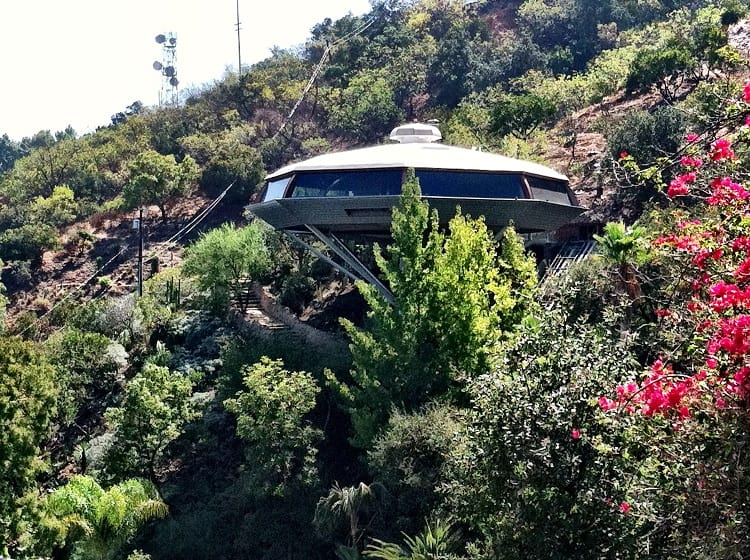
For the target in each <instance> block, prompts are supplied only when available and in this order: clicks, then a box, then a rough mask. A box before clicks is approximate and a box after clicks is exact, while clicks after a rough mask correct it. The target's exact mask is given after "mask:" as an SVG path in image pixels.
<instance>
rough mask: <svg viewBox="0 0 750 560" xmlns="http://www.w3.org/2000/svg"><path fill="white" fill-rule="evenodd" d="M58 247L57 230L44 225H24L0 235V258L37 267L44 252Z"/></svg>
mask: <svg viewBox="0 0 750 560" xmlns="http://www.w3.org/2000/svg"><path fill="white" fill-rule="evenodd" d="M59 247H60V240H59V238H58V234H57V230H56V229H55V228H53V227H52V226H50V225H48V224H44V223H26V224H23V225H21V226H19V227H17V228H13V229H8V230H6V231H4V232H3V233H2V234H0V258H2V259H3V260H6V261H30V262H31V264H32V265H34V266H39V265H40V264H41V262H42V255H43V254H44V252H45V251H49V250H54V249H57V248H59Z"/></svg>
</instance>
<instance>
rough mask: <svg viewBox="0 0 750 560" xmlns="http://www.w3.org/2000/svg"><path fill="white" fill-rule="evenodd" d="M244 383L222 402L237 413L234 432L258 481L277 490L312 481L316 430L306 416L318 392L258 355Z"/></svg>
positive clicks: (303, 377) (309, 381) (305, 377)
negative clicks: (245, 448)
mask: <svg viewBox="0 0 750 560" xmlns="http://www.w3.org/2000/svg"><path fill="white" fill-rule="evenodd" d="M244 384H245V389H244V390H242V391H239V392H238V393H237V395H236V396H235V397H234V398H232V399H227V400H225V401H224V406H225V408H226V409H227V410H228V411H229V412H231V413H232V414H234V415H235V416H236V417H237V435H238V436H239V437H240V438H241V439H243V440H245V441H247V442H248V443H249V444H250V448H249V450H248V457H249V459H250V460H251V461H252V463H254V464H255V465H257V466H258V467H260V469H261V472H262V475H261V481H263V482H262V483H265V484H271V485H273V486H275V487H272V488H271V490H272V491H273V492H278V493H283V491H284V485H285V484H286V483H288V482H291V481H294V480H295V479H297V480H300V481H302V482H310V481H314V480H316V479H317V473H316V468H315V455H316V451H315V447H314V445H315V443H316V442H317V441H318V440H319V439H320V437H321V433H320V431H319V430H317V429H315V428H313V427H312V426H311V425H310V422H309V420H307V418H306V417H307V416H308V415H309V413H310V412H311V411H312V409H313V408H314V407H315V397H316V395H317V394H318V392H319V391H320V389H319V388H318V386H317V384H316V383H315V380H314V379H313V378H312V376H311V375H310V374H309V373H306V372H290V371H287V370H285V369H283V363H282V362H281V361H280V360H271V359H270V358H262V359H261V361H260V362H258V363H257V364H255V365H253V366H250V367H248V368H246V369H245V375H244Z"/></svg>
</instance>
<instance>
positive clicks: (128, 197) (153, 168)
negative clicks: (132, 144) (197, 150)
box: [122, 150, 199, 221]
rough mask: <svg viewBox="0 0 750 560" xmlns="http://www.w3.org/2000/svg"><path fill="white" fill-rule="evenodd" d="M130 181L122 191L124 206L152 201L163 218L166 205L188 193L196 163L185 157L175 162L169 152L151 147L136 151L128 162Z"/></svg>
mask: <svg viewBox="0 0 750 560" xmlns="http://www.w3.org/2000/svg"><path fill="white" fill-rule="evenodd" d="M128 169H129V171H130V180H129V181H128V183H127V184H126V185H125V188H124V189H123V191H122V195H123V198H124V200H125V204H126V205H127V207H128V208H137V207H139V206H142V205H144V204H155V205H157V206H158V207H159V210H160V211H161V216H162V220H164V221H166V220H167V206H168V204H169V203H170V202H172V201H173V200H174V199H175V198H176V197H178V196H180V195H184V194H187V193H189V192H190V190H191V189H192V188H193V186H194V183H195V180H196V179H197V177H198V171H199V170H198V166H197V165H196V163H195V161H194V160H193V158H191V157H190V156H186V157H185V158H184V159H183V160H182V161H181V162H179V163H177V162H176V161H175V157H174V156H173V155H167V156H164V155H161V154H160V153H159V152H157V151H155V150H146V151H145V152H141V153H140V154H138V155H137V156H136V157H135V158H134V159H133V160H132V161H131V162H130V164H129V165H128Z"/></svg>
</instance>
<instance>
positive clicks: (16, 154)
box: [0, 134, 26, 174]
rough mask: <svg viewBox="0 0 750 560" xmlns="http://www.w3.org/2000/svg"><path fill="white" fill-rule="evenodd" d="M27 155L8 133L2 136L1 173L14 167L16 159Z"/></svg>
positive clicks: (0, 150) (0, 140)
mask: <svg viewBox="0 0 750 560" xmlns="http://www.w3.org/2000/svg"><path fill="white" fill-rule="evenodd" d="M24 155H26V152H25V151H24V149H23V148H22V147H21V145H20V144H19V143H18V142H14V141H13V140H11V139H10V137H9V136H8V135H7V134H3V135H2V136H0V174H2V173H4V172H5V171H8V170H9V169H11V168H12V167H13V165H14V164H15V162H16V160H17V159H19V158H21V157H23V156H24Z"/></svg>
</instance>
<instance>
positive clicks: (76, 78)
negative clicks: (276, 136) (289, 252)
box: [0, 0, 370, 140]
mask: <svg viewBox="0 0 750 560" xmlns="http://www.w3.org/2000/svg"><path fill="white" fill-rule="evenodd" d="M369 9H370V4H369V2H368V0H312V1H311V0H269V1H265V2H261V1H258V0H239V11H240V21H241V29H242V31H241V38H240V39H241V45H242V63H243V66H244V65H245V64H250V63H253V62H257V61H258V60H262V59H263V58H266V57H267V56H268V55H269V49H270V48H271V47H273V46H279V47H291V46H294V45H297V44H300V43H302V42H304V40H305V39H306V38H307V37H308V35H309V31H310V29H311V28H312V27H313V25H315V24H316V23H318V22H320V21H322V20H323V19H325V18H326V17H330V18H331V19H334V20H335V19H337V18H340V17H342V16H344V15H346V14H347V13H350V12H351V13H352V14H355V15H361V14H364V13H366V12H368V11H369ZM236 21H237V0H127V1H125V0H0V135H2V134H4V133H6V134H8V135H9V136H10V137H11V138H12V139H15V140H20V139H21V138H22V137H24V136H31V135H33V134H34V133H36V132H38V131H39V130H43V129H49V130H51V131H52V132H53V133H54V132H56V131H58V130H63V129H64V128H65V127H66V126H68V125H71V126H73V128H74V129H75V130H76V132H78V133H79V134H83V133H86V132H90V131H92V130H94V129H96V127H97V126H102V125H107V124H109V122H110V117H111V115H113V114H114V113H116V112H118V111H122V110H123V109H125V107H127V106H128V105H130V104H131V103H133V102H134V101H141V102H143V103H144V104H145V105H156V104H158V101H159V90H160V88H161V80H162V77H161V74H160V73H159V72H157V71H155V70H154V69H153V67H152V64H153V62H154V61H155V60H161V59H162V49H161V46H160V45H159V44H157V43H156V41H155V37H156V35H158V34H160V33H167V32H173V33H175V34H176V35H177V48H176V65H175V66H176V68H177V77H178V79H179V81H180V88H182V87H183V86H184V87H190V86H200V85H202V84H207V83H212V82H214V81H215V80H217V79H220V78H221V77H222V76H223V74H224V72H225V70H226V69H227V68H230V67H231V68H232V69H236V67H237V31H236V27H235V23H236Z"/></svg>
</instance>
